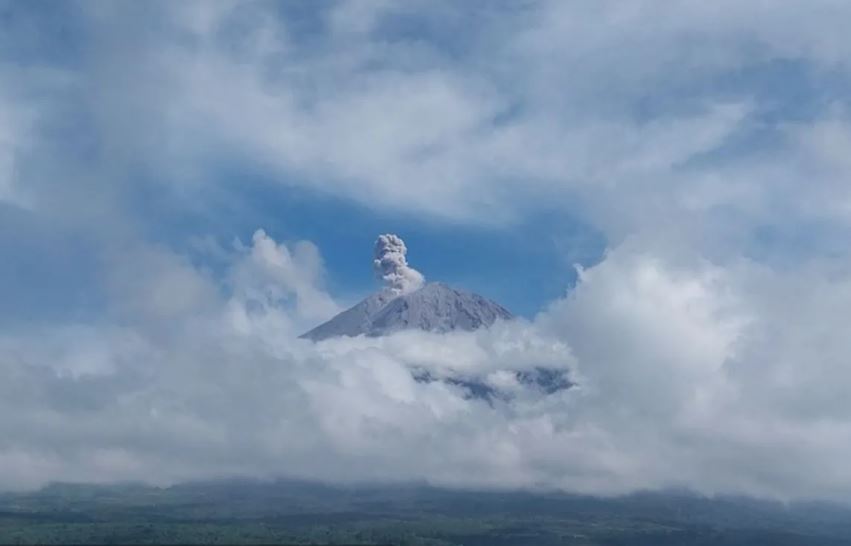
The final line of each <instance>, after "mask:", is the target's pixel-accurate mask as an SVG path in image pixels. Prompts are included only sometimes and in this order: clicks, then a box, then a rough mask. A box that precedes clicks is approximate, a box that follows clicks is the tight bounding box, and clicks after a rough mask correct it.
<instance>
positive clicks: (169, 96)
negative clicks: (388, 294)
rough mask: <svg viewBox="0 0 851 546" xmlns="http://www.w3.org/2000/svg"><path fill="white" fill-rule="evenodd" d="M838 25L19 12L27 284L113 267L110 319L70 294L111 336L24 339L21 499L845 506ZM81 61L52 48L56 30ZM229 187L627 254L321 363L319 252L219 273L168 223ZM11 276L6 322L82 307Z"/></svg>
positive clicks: (396, 281)
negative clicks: (273, 189) (43, 491)
mask: <svg viewBox="0 0 851 546" xmlns="http://www.w3.org/2000/svg"><path fill="white" fill-rule="evenodd" d="M817 4H818V7H813V6H811V5H807V6H806V7H803V8H802V7H801V6H800V5H799V4H798V3H794V2H776V3H773V4H772V5H771V9H766V6H765V5H764V4H759V3H742V2H733V1H724V2H715V3H711V4H710V3H696V2H690V3H689V2H687V3H682V4H678V5H676V6H670V7H669V9H668V11H667V12H666V17H664V18H660V17H658V15H657V10H656V11H654V10H653V9H651V8H652V6H649V5H648V4H647V3H645V2H640V1H636V2H626V3H623V2H618V3H612V2H571V3H565V2H557V1H541V2H529V3H527V4H526V5H524V8H523V9H522V10H518V11H510V12H508V13H506V14H505V16H502V15H503V14H500V16H499V17H479V18H478V19H477V21H479V22H480V23H481V24H477V25H473V27H471V26H470V25H469V24H468V22H469V19H468V18H466V17H464V16H463V14H462V15H461V16H456V17H449V18H447V17H442V15H443V14H446V13H450V12H451V13H452V14H457V12H456V11H454V10H456V9H465V8H462V7H455V8H447V5H446V4H441V3H438V2H434V3H433V2H429V3H427V5H426V4H421V5H419V6H418V8H417V10H415V11H416V12H417V13H413V14H412V12H411V11H405V10H406V9H408V10H410V8H404V7H401V5H400V4H398V3H386V2H374V3H370V4H366V3H358V4H357V7H353V5H354V4H352V3H343V4H327V6H328V7H327V9H326V8H317V9H318V11H317V12H316V13H314V14H313V15H315V18H311V17H306V18H298V17H296V18H292V17H290V18H288V17H278V15H279V14H278V13H277V11H276V13H275V14H272V13H271V12H268V11H266V9H267V8H266V6H265V5H264V4H250V5H248V4H244V3H233V4H231V3H217V4H216V5H215V6H214V5H212V4H209V3H181V4H180V5H179V6H175V5H174V4H172V3H150V4H146V7H145V8H131V7H128V6H129V4H127V5H124V4H121V5H118V4H115V5H112V4H104V3H80V4H66V7H64V8H63V9H68V10H72V11H73V12H74V13H73V15H74V16H73V17H57V18H49V19H50V20H48V21H45V20H43V19H40V18H39V14H38V12H37V10H32V11H30V8H28V7H26V4H24V3H20V6H22V7H21V9H22V13H17V12H16V13H15V14H14V15H15V17H12V18H10V21H12V22H13V24H10V25H9V26H10V27H11V28H10V29H9V32H6V33H3V35H2V36H0V43H1V44H2V45H3V46H4V47H2V48H0V50H2V53H0V58H2V61H3V62H2V64H0V81H2V83H3V84H4V89H6V90H10V91H6V92H4V95H3V97H0V200H3V201H5V202H6V203H8V202H14V203H16V204H20V193H21V189H22V188H24V187H25V188H26V189H27V198H28V200H27V204H28V205H31V206H30V210H28V211H27V213H26V216H20V217H11V216H8V218H12V220H8V219H7V216H5V213H6V212H7V210H8V209H9V208H10V207H6V205H5V204H2V206H4V207H6V208H2V209H0V213H4V216H3V220H4V224H3V225H4V226H11V227H9V228H8V229H7V231H8V232H9V233H14V234H15V237H10V239H11V238H14V239H16V241H15V242H16V244H18V246H19V247H21V248H27V249H28V251H29V252H31V254H28V255H27V256H31V255H32V254H33V253H34V254H45V252H43V246H52V247H62V249H61V250H62V251H63V252H66V253H67V255H68V256H69V258H68V259H65V260H56V261H55V262H52V261H49V262H48V263H50V264H53V263H59V264H63V265H64V264H69V266H68V267H67V268H66V267H61V268H55V269H57V270H61V271H62V275H61V277H62V278H63V279H64V278H65V277H67V278H69V279H73V273H74V271H73V267H71V266H70V264H77V263H78V262H79V261H80V260H77V258H78V257H79V256H81V255H82V254H84V252H83V251H81V250H80V249H79V248H77V247H76V246H75V245H77V244H80V243H79V241H80V240H85V242H86V244H91V246H92V247H94V250H92V251H91V253H92V254H94V256H95V257H94V258H92V259H91V260H90V261H91V262H93V264H95V265H92V266H91V267H92V268H93V269H96V273H94V274H93V277H94V278H96V279H97V281H98V282H97V283H96V284H97V285H98V288H99V290H92V291H91V293H89V292H87V291H86V290H84V289H83V288H85V287H81V286H79V285H74V284H73V283H72V282H71V281H69V286H70V288H68V290H67V292H69V293H71V292H75V291H78V290H79V291H80V292H85V293H84V294H83V296H82V297H81V298H80V299H79V300H74V301H85V302H86V303H87V304H88V305H90V307H86V308H83V309H76V308H74V309H71V311H70V312H69V313H68V314H67V315H62V316H61V319H55V317H41V316H39V317H36V318H35V319H31V317H27V320H24V319H19V318H18V317H17V316H16V315H15V316H11V315H14V313H9V315H10V316H9V317H3V318H4V329H3V332H2V334H0V376H2V378H3V381H2V382H0V488H3V489H6V488H15V487H34V486H38V485H41V484H43V483H45V482H47V481H50V480H84V481H103V480H107V481H109V480H125V479H142V480H149V481H154V482H157V483H170V482H174V481H179V480H184V479H190V478H207V477H218V476H230V475H256V476H279V475H285V476H295V477H307V478H319V479H327V480H340V481H354V480H369V481H399V480H426V481H429V482H431V483H436V484H444V485H452V486H483V485H486V486H500V487H557V488H564V489H567V490H572V491H583V492H591V493H618V492H626V491H631V490H634V489H637V488H654V487H664V486H671V485H674V486H685V487H691V488H694V489H697V490H700V491H704V492H709V493H711V492H741V493H750V494H760V495H770V496H778V497H787V498H788V497H822V498H838V499H843V500H847V499H848V498H849V493H851V473H849V466H848V464H847V461H848V458H849V457H851V413H850V411H851V410H849V405H848V404H847V403H846V398H847V396H846V395H847V392H848V389H849V387H851V375H849V374H848V372H847V370H846V368H847V366H846V363H847V360H848V355H849V354H851V345H849V341H848V338H849V337H848V335H847V332H846V329H845V328H844V327H843V325H844V324H845V320H846V317H847V316H848V311H849V309H851V261H849V259H848V252H847V248H846V247H847V244H846V243H847V240H848V228H849V226H851V222H849V220H851V215H849V214H848V212H849V210H851V207H849V202H851V198H849V193H848V185H847V183H846V181H847V179H848V176H849V173H851V165H849V162H848V161H847V157H849V154H848V148H849V147H851V138H849V135H851V130H849V127H851V122H849V119H851V118H849V116H848V113H847V111H846V108H845V107H844V106H843V101H844V99H843V98H842V97H844V96H845V95H847V93H846V91H847V89H845V88H844V87H843V85H845V83H844V81H846V80H847V77H846V76H847V72H848V70H849V67H848V65H847V58H848V57H849V55H848V44H849V42H848V40H846V39H845V35H846V30H845V28H844V22H845V21H847V20H848V18H849V11H848V10H849V6H848V5H847V4H844V3H839V2H830V1H825V2H817ZM323 5H326V4H323ZM405 5H406V6H407V5H408V4H405ZM434 6H436V7H434ZM455 6H459V5H458V4H455ZM14 7H15V8H17V7H18V6H17V5H15V6H14ZM10 9H11V8H10ZM338 10H342V11H338ZM352 10H354V12H353V11H352ZM399 10H402V11H401V12H400V11H399ZM434 10H436V11H434ZM446 10H449V11H448V12H447V11H446ZM476 15H477V16H478V15H480V14H479V13H478V12H477V13H476ZM410 17H415V18H414V19H410ZM314 19H315V20H314ZM296 20H297V21H298V22H296ZM140 21H142V22H143V23H145V24H141V23H140ZM311 21H312V22H311ZM412 21H414V22H416V23H417V24H411V23H412ZM434 21H438V22H439V24H437V25H434V24H433V23H434ZM587 21H595V22H597V23H598V24H593V25H589V24H586V23H587ZM57 22H58V23H57ZM430 22H431V23H432V25H431V26H430V25H429V23H430ZM60 23H61V24H62V25H65V26H63V29H62V32H42V33H35V34H34V33H32V32H30V29H31V28H48V30H49V29H50V27H49V26H47V27H45V26H44V25H50V24H60ZM147 23H156V24H147ZM314 23H315V27H316V28H306V27H310V25H311V24H314ZM420 23H422V24H420ZM78 24H79V25H80V26H79V27H78V26H76V25H78ZM394 25H396V26H394ZM399 25H404V28H405V29H411V28H422V29H426V31H427V32H424V34H422V35H419V34H418V35H416V36H412V37H411V39H406V38H405V36H406V34H405V33H400V32H399V28H401V27H399ZM445 25H449V27H448V28H447V27H446V26H445ZM451 25H457V28H459V29H463V30H464V32H457V33H453V32H452V28H454V27H452V26H451ZM81 29H82V30H81ZM471 29H472V30H471ZM75 32H76V33H78V34H75ZM81 32H83V33H85V40H86V42H85V43H86V47H80V48H73V47H72V48H66V45H67V44H66V42H64V41H63V44H62V45H63V48H65V49H63V51H65V50H66V49H67V53H68V57H69V58H71V60H70V61H69V60H68V59H67V58H66V57H65V56H64V55H60V56H57V55H55V51H56V45H57V44H56V43H55V42H50V41H49V40H50V39H51V38H50V37H51V36H59V35H61V36H63V40H66V39H67V40H69V41H74V43H77V42H76V41H75V40H79V39H81V38H80V36H79V33H81ZM432 34H433V35H432ZM453 34H454V38H456V39H454V40H449V39H448V37H449V36H450V35H453ZM305 35H307V36H309V37H310V38H309V39H305ZM435 36H438V38H435ZM16 40H17V41H16ZM43 41H47V42H46V43H43ZM317 43H319V44H321V45H320V46H319V47H316V46H317ZM391 44H392V46H391ZM7 46H8V47H7ZM12 46H15V47H12ZM40 48H43V49H40ZM16 53H17V54H19V55H21V58H12V57H11V56H13V55H15V54H16ZM74 55H80V56H82V57H83V58H76V57H74ZM555 58H558V59H559V63H555V64H554V63H553V62H552V61H551V60H552V59H555ZM127 59H132V60H133V62H127ZM778 80H779V81H782V82H784V85H776V82H777V81H778ZM151 82H156V84H155V85H153V84H151ZM801 82H803V83H802V84H801V85H802V86H803V87H806V89H798V88H794V90H789V89H790V86H792V84H793V83H801ZM787 84H788V85H787ZM24 96H26V97H28V100H27V101H24V102H25V103H26V104H30V102H29V101H30V100H32V101H34V102H32V104H35V105H36V106H37V108H35V110H31V109H29V108H22V107H21V104H22V103H21V101H20V100H19V99H20V97H24ZM31 112H37V114H38V115H37V116H31V115H30V113H31ZM36 121H37V122H38V123H36ZM81 127H86V128H88V129H87V131H90V133H86V132H82V131H81V130H80V129H81ZM234 164H236V165H238V166H243V167H246V169H245V170H246V171H248V172H251V173H255V172H257V171H260V172H261V173H262V174H264V175H268V176H266V177H260V178H264V180H265V181H268V179H274V180H280V181H281V184H283V185H284V186H283V187H284V189H283V190H282V191H286V190H287V189H288V188H289V187H291V186H298V187H300V188H302V189H307V190H309V191H310V192H314V193H315V194H318V195H321V194H325V195H334V196H335V197H336V198H339V199H341V200H342V201H345V202H354V203H356V204H360V205H365V206H367V207H369V208H375V209H382V210H384V211H390V212H391V213H404V214H412V215H415V216H416V217H417V219H418V220H422V219H428V220H430V221H434V220H440V219H446V218H451V219H452V220H453V221H455V222H457V224H453V225H462V224H486V225H489V226H490V227H494V226H505V225H509V224H510V222H511V221H512V220H517V219H521V220H530V219H534V218H535V217H536V214H537V213H538V212H539V211H541V210H553V209H556V210H561V209H562V208H563V209H564V210H566V211H568V212H569V213H572V214H581V215H582V216H583V217H584V218H585V219H586V220H587V221H588V222H589V223H591V224H593V226H594V227H595V228H596V229H599V230H600V231H601V232H602V233H603V234H604V235H605V237H606V238H607V240H608V243H609V247H610V249H609V251H608V253H607V254H606V255H605V256H603V258H602V260H601V262H600V263H598V264H596V265H594V266H593V267H588V268H586V269H583V270H582V271H581V274H580V276H579V281H578V283H577V285H576V286H575V287H573V288H572V289H571V290H570V292H568V293H567V294H566V295H565V296H564V297H563V298H561V299H558V300H557V301H554V302H552V303H551V304H550V305H549V306H548V307H547V308H546V309H545V310H544V311H542V312H541V313H540V314H539V315H538V316H537V317H535V318H534V319H533V320H530V321H522V320H520V321H514V322H512V323H510V324H499V325H497V326H496V327H494V328H492V329H490V330H482V331H478V332H472V333H451V334H446V335H436V334H428V333H423V332H400V333H398V334H394V335H392V336H388V337H385V338H370V339H364V338H355V339H341V340H330V341H328V342H325V343H321V344H313V343H309V342H306V341H304V340H299V339H298V338H297V334H299V333H300V332H303V331H304V330H305V329H307V328H309V327H311V326H314V325H315V324H316V323H317V322H320V321H321V320H324V319H325V318H327V317H329V316H331V315H333V314H334V313H335V312H337V311H338V310H339V309H340V307H339V304H338V302H337V301H335V299H334V297H332V295H331V294H329V292H328V291H327V289H326V288H325V285H324V282H323V276H324V265H323V261H322V258H321V255H320V252H319V249H317V247H316V246H314V245H313V244H312V243H310V242H308V241H300V242H286V243H284V242H280V241H276V240H275V238H273V237H272V236H270V235H269V234H268V233H266V232H264V231H262V230H261V231H257V232H256V233H254V235H253V237H251V239H250V241H246V242H245V243H244V244H243V243H239V244H236V245H235V246H234V247H233V248H230V249H225V248H221V247H220V246H218V245H217V244H205V246H206V247H208V248H213V249H214V250H215V253H216V264H217V265H216V266H215V267H214V266H211V265H210V264H208V263H204V261H203V260H198V259H197V256H187V255H185V253H184V252H183V251H181V240H180V237H179V236H176V235H174V233H171V232H169V231H168V230H169V227H171V228H172V229H174V227H173V226H169V225H167V224H168V222H167V221H165V220H166V219H163V221H162V222H161V218H160V217H159V215H158V214H157V213H158V212H161V211H163V210H167V211H171V212H172V213H174V211H177V213H176V214H175V216H178V217H180V219H181V221H183V220H184V219H185V218H188V217H193V218H194V217H195V215H196V214H197V215H200V216H204V214H205V213H207V214H209V217H205V219H206V220H208V221H209V223H210V224H216V223H217V222H218V221H219V220H221V217H220V216H216V213H212V212H209V211H205V206H208V205H209V204H210V202H211V201H215V200H220V201H226V202H227V201H234V202H236V201H239V200H238V199H230V198H231V197H233V196H234V195H236V194H238V193H239V192H242V191H244V190H245V189H246V187H249V186H250V185H251V184H252V181H253V180H254V178H253V177H252V176H245V177H239V184H235V183H233V181H232V180H230V178H233V177H227V176H222V175H220V174H219V173H220V172H231V171H229V170H228V169H229V168H230V167H232V166H233V165H234ZM223 166H225V167H227V168H225V169H223V168H222V167H223ZM223 178H228V179H229V180H227V181H224V182H223V181H222V179H223ZM265 181H264V183H265ZM235 188H236V189H235ZM264 188H265V186H264ZM244 204H245V203H244V202H242V201H240V202H239V203H235V204H234V209H238V208H239V206H240V205H244ZM256 210H257V209H252V210H251V211H249V214H248V215H247V216H251V214H250V213H252V212H256ZM228 211H229V212H230V209H228ZM18 212H19V211H17V210H16V213H18ZM216 212H219V211H216ZM20 218H24V220H20ZM18 220H20V221H18ZM243 220H245V218H243ZM249 220H250V222H251V224H250V226H252V227H253V226H254V225H255V220H254V219H253V218H249ZM245 221H248V220H245ZM6 222H8V223H6ZM15 222H18V223H15ZM161 224H162V225H161ZM21 226H26V227H28V228H29V227H32V228H33V229H21ZM35 228H38V229H35ZM784 230H785V231H784ZM41 231H47V232H57V233H58V232H60V231H63V232H64V231H67V232H69V233H72V234H73V237H72V236H69V237H68V238H67V240H66V239H65V238H54V239H50V238H47V237H45V238H44V239H45V241H47V242H46V243H44V244H42V245H36V244H33V239H32V237H33V233H40V232H41ZM202 231H203V230H202ZM271 231H272V230H270V232H271ZM494 233H495V234H494V237H498V236H499V232H494ZM18 234H20V235H19V236H18ZM544 237H545V235H541V238H542V239H543V238H544ZM201 240H202V241H208V242H209V239H201ZM831 241H838V243H834V245H833V246H831V244H830V243H831ZM530 243H531V242H530ZM5 248H12V247H8V246H7V247H5ZM14 248H18V247H14ZM376 250H377V252H376V256H375V257H376V261H377V263H376V265H377V271H378V273H379V277H381V278H382V279H383V280H384V281H386V282H387V283H388V286H389V287H390V288H391V289H394V290H399V291H404V290H409V289H412V288H413V287H415V286H417V285H419V284H421V283H422V282H423V278H422V275H420V274H419V273H417V272H416V271H415V270H414V269H412V268H411V267H410V266H409V265H408V264H407V260H406V249H405V246H404V243H403V242H402V241H401V240H399V239H398V238H396V237H393V236H389V235H388V236H384V239H383V240H382V239H380V240H379V244H378V245H377V248H376ZM63 256H64V254H63ZM16 258H20V256H15V255H11V256H6V255H4V256H3V260H0V267H3V268H4V269H2V270H0V273H3V275H0V280H2V281H3V282H4V283H6V284H7V285H8V286H7V287H6V290H7V292H6V293H12V292H15V293H18V292H20V293H25V294H26V298H25V304H26V308H27V309H28V310H29V309H35V308H36V307H37V303H38V298H39V297H41V298H43V299H44V298H50V299H52V298H54V294H55V293H54V292H50V291H48V290H47V287H46V286H43V285H39V284H38V281H34V280H32V279H33V276H32V275H30V274H29V271H28V270H27V266H28V264H30V262H27V261H26V260H21V259H17V260H16ZM21 264H23V265H21ZM66 269H67V274H66ZM52 278H54V277H51V279H52ZM28 283H34V287H33V286H31V285H30V284H28ZM21 287H25V288H28V289H29V290H28V291H24V290H21ZM81 307H83V306H81ZM7 325H8V327H6V326H7ZM539 370H551V371H557V372H559V373H561V372H563V373H564V374H565V377H567V378H569V379H570V382H571V383H573V386H572V387H571V388H569V389H556V390H550V389H546V388H541V385H540V384H538V383H537V382H536V381H535V380H530V379H529V378H530V377H534V374H536V373H539ZM479 388H487V389H492V390H493V391H494V392H496V393H498V395H494V396H478V395H476V392H474V390H475V389H479Z"/></svg>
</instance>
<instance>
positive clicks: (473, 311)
mask: <svg viewBox="0 0 851 546" xmlns="http://www.w3.org/2000/svg"><path fill="white" fill-rule="evenodd" d="M513 318H514V316H513V315H512V314H511V312H510V311H508V310H507V309H505V308H504V307H502V306H501V305H499V304H498V303H496V302H494V301H491V300H489V299H487V298H485V297H483V296H480V295H478V294H475V293H473V292H468V291H466V290H461V289H457V288H453V287H451V286H449V285H447V284H445V283H441V282H430V283H426V284H425V285H423V286H422V287H420V288H418V289H416V290H412V291H409V292H402V293H396V292H394V291H392V290H388V289H385V290H381V291H380V292H376V293H374V294H372V295H370V296H368V297H366V298H365V299H363V300H361V301H360V302H358V303H357V304H355V305H354V306H352V307H350V308H349V309H346V310H345V311H343V312H342V313H339V314H338V315H336V316H334V317H333V318H331V319H330V320H328V321H327V322H324V323H322V324H320V325H319V326H317V327H315V328H313V329H312V330H310V331H308V332H305V333H304V334H302V335H301V336H299V337H301V338H304V339H310V340H312V341H322V340H324V339H329V338H333V337H356V336H359V335H366V336H367V337H378V336H383V335H388V334H391V333H394V332H398V331H401V330H409V329H419V330H424V331H427V332H439V333H443V332H451V331H455V330H464V331H472V330H476V329H478V328H482V327H488V326H491V325H492V324H493V323H494V322H496V321H497V320H511V319H513Z"/></svg>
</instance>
